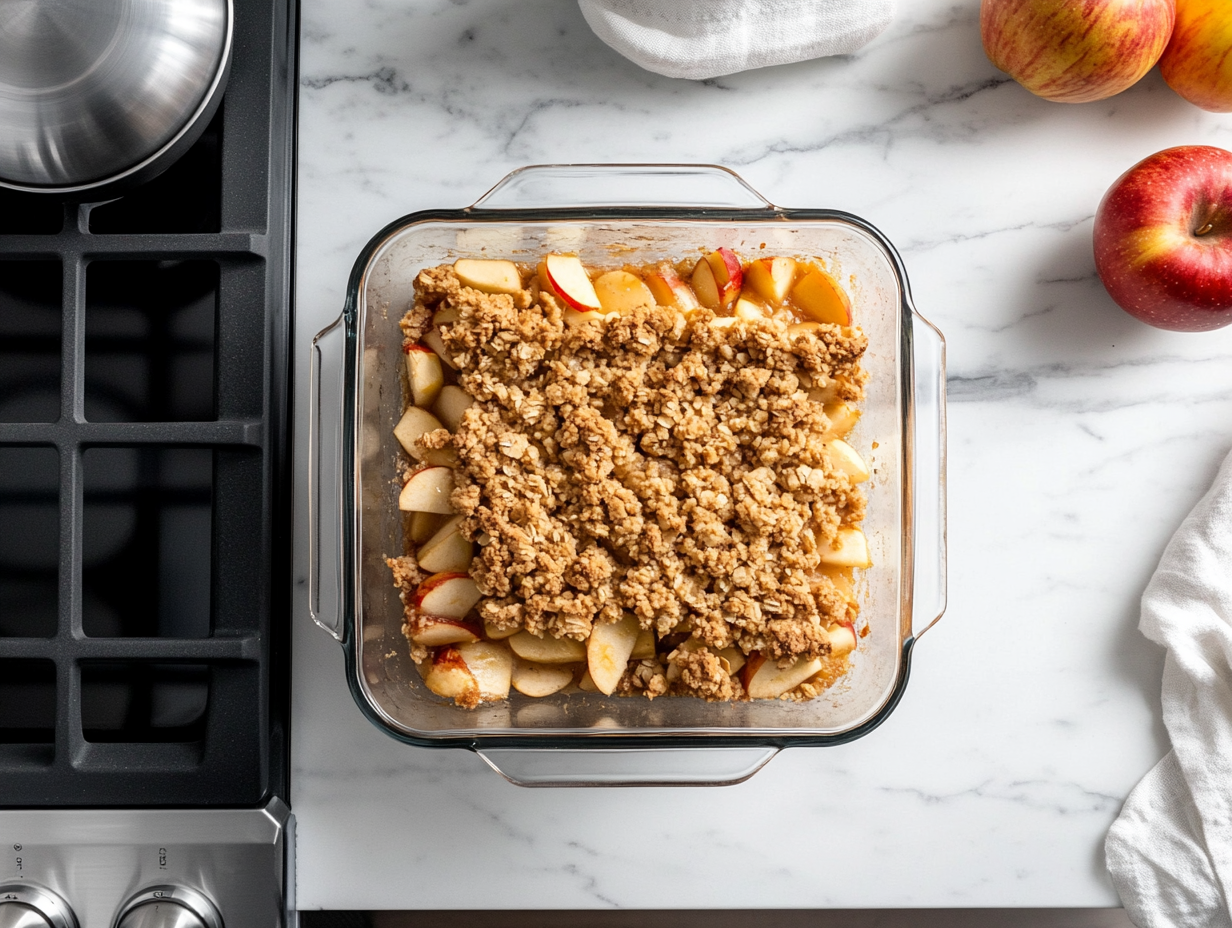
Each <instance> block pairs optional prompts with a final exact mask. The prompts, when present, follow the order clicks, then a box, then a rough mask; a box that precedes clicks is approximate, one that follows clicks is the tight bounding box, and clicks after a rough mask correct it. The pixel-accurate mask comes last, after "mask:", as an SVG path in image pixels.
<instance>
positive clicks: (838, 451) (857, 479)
mask: <svg viewBox="0 0 1232 928" xmlns="http://www.w3.org/2000/svg"><path fill="white" fill-rule="evenodd" d="M826 450H827V451H829V452H830V460H831V461H832V462H833V463H834V465H835V466H836V467H837V468H838V469H839V470H841V471H842V472H843V473H845V474H846V475H847V476H848V477H849V478H851V482H852V483H861V482H862V481H865V480H867V479H868V478H869V476H871V474H870V471H869V469H868V465H867V464H865V463H864V458H862V457H860V453H859V452H858V451H856V449H855V448H853V447H851V445H849V444H847V442H845V441H843V440H842V439H841V438H835V439H834V440H833V441H829V442H826Z"/></svg>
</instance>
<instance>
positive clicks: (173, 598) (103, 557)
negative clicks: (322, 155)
mask: <svg viewBox="0 0 1232 928" xmlns="http://www.w3.org/2000/svg"><path fill="white" fill-rule="evenodd" d="M235 15H236V24H235V25H236V30H235V36H236V40H235V51H234V63H233V65H232V70H231V75H230V79H229V81H228V85H227V91H226V95H225V97H224V99H223V103H222V106H221V108H220V110H219V112H218V114H217V115H216V116H215V118H214V119H213V121H212V123H211V125H210V127H209V128H208V130H207V131H206V132H205V134H204V135H203V136H202V138H201V139H200V140H199V141H198V142H197V143H196V145H195V146H194V147H193V148H192V149H191V150H190V151H189V152H188V153H187V154H186V155H185V156H184V157H183V158H182V159H180V160H179V161H178V162H177V163H176V164H174V165H173V166H172V167H171V168H170V169H169V170H168V171H167V172H166V173H165V174H163V175H162V176H160V177H158V178H156V179H155V180H153V181H150V182H149V183H147V184H145V185H143V186H142V187H139V188H137V189H135V190H133V191H131V192H129V193H128V194H127V195H125V196H123V197H121V198H120V199H118V200H114V201H112V202H109V203H105V204H64V203H61V202H59V201H57V200H53V199H48V198H43V197H34V196H30V195H17V194H9V193H3V194H0V806H4V807H22V806H209V805H227V806H245V805H255V804H258V803H260V802H262V801H264V800H265V799H267V798H268V797H269V796H271V795H282V796H284V797H285V795H286V777H287V773H286V767H287V761H286V717H287V689H288V686H287V684H288V675H289V668H288V660H289V658H288V652H289V632H288V629H287V622H288V615H289V607H288V580H287V577H288V569H289V568H288V563H289V555H288V551H289V547H290V545H289V539H288V537H287V535H288V531H287V526H288V523H289V517H288V516H287V513H288V512H289V507H288V503H287V500H288V498H289V493H288V487H287V483H286V479H285V476H286V474H287V473H288V472H289V469H288V466H287V463H288V462H287V427H288V424H287V392H288V384H287V378H288V365H287V358H286V353H287V349H288V326H289V306H288V303H289V299H290V293H291V287H290V275H291V216H292V209H291V204H292V194H293V183H292V177H293V160H292V157H293V144H292V142H293V127H294V102H293V101H294V73H295V67H294V63H295V34H296V33H295V17H294V4H293V2H289V0H235Z"/></svg>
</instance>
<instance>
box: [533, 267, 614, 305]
mask: <svg viewBox="0 0 1232 928" xmlns="http://www.w3.org/2000/svg"><path fill="white" fill-rule="evenodd" d="M543 266H544V269H545V270H546V271H547V274H548V281H549V282H550V283H551V284H552V289H553V290H554V291H556V294H557V296H559V297H560V298H561V299H562V300H564V301H565V302H566V303H568V304H569V305H570V306H572V307H573V308H574V309H576V310H577V311H578V312H583V313H584V312H593V311H595V310H598V309H600V308H601V306H602V304H600V303H599V295H598V294H597V293H595V285H594V284H593V283H591V280H590V275H589V274H587V273H586V268H584V267H583V266H582V259H581V258H579V257H578V256H577V255H548V256H547V257H546V258H544V259H543Z"/></svg>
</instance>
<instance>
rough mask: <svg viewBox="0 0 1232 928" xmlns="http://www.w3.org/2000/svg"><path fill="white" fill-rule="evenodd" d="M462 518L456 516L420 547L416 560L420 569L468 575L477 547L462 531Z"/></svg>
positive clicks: (435, 572) (436, 572) (416, 553)
mask: <svg viewBox="0 0 1232 928" xmlns="http://www.w3.org/2000/svg"><path fill="white" fill-rule="evenodd" d="M461 525H462V516H454V517H453V518H452V519H450V520H449V521H448V522H446V523H445V524H444V525H442V526H441V527H440V529H438V530H437V532H436V534H435V535H433V536H432V537H431V538H429V539H428V540H427V541H425V542H424V543H423V544H422V545H420V546H419V550H418V551H417V552H415V560H416V561H418V562H419V566H420V569H422V570H426V571H428V572H429V573H434V574H439V573H466V572H467V571H468V570H469V569H470V566H471V558H472V557H473V556H474V553H475V546H474V544H472V543H471V542H470V541H469V540H468V539H467V538H466V536H464V535H463V534H462V532H461V530H460V528H461Z"/></svg>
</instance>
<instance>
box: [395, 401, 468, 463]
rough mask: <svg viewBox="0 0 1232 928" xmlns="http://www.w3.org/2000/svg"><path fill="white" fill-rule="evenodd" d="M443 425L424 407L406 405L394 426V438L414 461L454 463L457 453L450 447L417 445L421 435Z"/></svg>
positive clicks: (456, 460) (456, 459)
mask: <svg viewBox="0 0 1232 928" xmlns="http://www.w3.org/2000/svg"><path fill="white" fill-rule="evenodd" d="M444 427H445V426H443V425H441V420H440V419H438V418H436V416H434V415H432V413H430V412H428V411H427V410H426V409H420V408H419V407H418V406H408V407H407V410H406V412H404V413H403V414H402V418H401V419H399V420H398V424H397V425H395V426H394V438H396V439H398V444H400V445H401V446H402V447H403V449H404V450H405V451H406V453H407V454H409V455H410V456H411V457H413V458H414V459H415V460H416V461H423V462H424V463H425V464H441V465H452V464H456V463H457V462H458V455H457V452H455V451H454V450H453V449H452V448H423V447H421V446H420V445H419V439H421V438H422V437H423V436H425V435H427V434H428V433H429V432H435V431H436V430H437V429H443V428H444Z"/></svg>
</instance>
